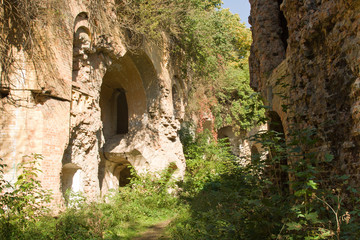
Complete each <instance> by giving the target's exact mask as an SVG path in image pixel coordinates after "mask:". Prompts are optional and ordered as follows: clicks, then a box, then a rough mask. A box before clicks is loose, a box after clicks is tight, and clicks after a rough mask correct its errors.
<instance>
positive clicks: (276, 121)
mask: <svg viewBox="0 0 360 240" xmlns="http://www.w3.org/2000/svg"><path fill="white" fill-rule="evenodd" d="M267 116H268V119H269V121H268V130H269V132H270V134H271V136H272V137H273V142H274V144H275V146H272V147H271V149H270V152H269V159H268V160H269V162H270V164H271V167H270V169H271V178H272V179H273V180H274V182H275V183H276V185H277V186H278V187H279V189H281V191H282V193H284V194H287V193H288V192H289V174H288V171H287V170H286V169H287V168H288V159H287V151H286V148H285V143H286V142H285V131H284V127H283V124H282V120H281V118H280V116H279V114H278V113H277V112H275V111H269V112H268V113H267Z"/></svg>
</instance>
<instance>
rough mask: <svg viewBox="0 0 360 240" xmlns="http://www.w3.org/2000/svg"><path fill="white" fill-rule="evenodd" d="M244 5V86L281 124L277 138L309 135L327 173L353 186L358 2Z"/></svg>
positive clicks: (359, 22) (253, 0) (355, 171)
mask: <svg viewBox="0 0 360 240" xmlns="http://www.w3.org/2000/svg"><path fill="white" fill-rule="evenodd" d="M250 3H251V7H252V10H251V24H252V32H253V39H254V42H253V46H252V52H251V57H250V64H251V80H252V86H253V87H254V88H255V89H257V90H258V91H261V92H262V94H263V96H264V97H265V99H266V102H267V104H269V105H270V106H272V110H273V111H275V112H276V113H277V114H278V115H279V116H280V117H281V121H282V124H283V125H284V129H285V131H287V129H288V128H289V126H290V124H293V123H295V124H297V126H298V127H301V128H305V127H315V128H317V133H318V136H319V138H320V141H319V142H318V144H317V146H316V148H317V150H318V151H319V152H325V151H329V152H331V153H332V154H333V155H334V156H335V159H336V164H335V165H336V166H333V167H334V169H335V168H337V169H338V170H341V171H342V172H343V173H348V174H350V175H351V176H352V177H353V180H354V181H358V180H359V177H360V176H359V168H358V165H359V153H360V151H359V149H360V148H359V144H360V141H359V127H360V125H359V111H358V109H359V94H358V92H359V81H360V74H359V73H360V69H359V62H360V47H359V46H360V35H359V33H360V2H359V1H356V0H349V1H345V0H339V1H325V0H322V1H321V0H304V1H285V0H284V1H281V0H280V1H265V0H250ZM280 63H281V64H280ZM279 91H280V92H281V93H282V95H283V96H285V97H286V98H281V97H280V96H279V94H277V93H279ZM283 104H286V105H288V106H289V107H290V109H289V110H288V111H287V112H283V111H282V110H281V109H282V108H281V105H283Z"/></svg>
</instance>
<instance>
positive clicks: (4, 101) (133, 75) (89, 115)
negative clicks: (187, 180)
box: [0, 0, 186, 203]
mask: <svg viewBox="0 0 360 240" xmlns="http://www.w3.org/2000/svg"><path fill="white" fill-rule="evenodd" d="M93 2H96V1H78V0H61V1H48V2H46V3H39V4H40V5H38V7H39V11H40V14H39V16H38V17H37V18H36V21H34V22H32V27H31V30H32V31H33V34H32V35H31V37H34V40H35V41H34V44H33V45H31V51H29V49H24V48H22V47H21V46H15V45H14V44H12V43H11V42H10V43H9V47H10V48H11V53H12V55H13V56H15V58H14V59H16V61H15V64H13V65H12V66H11V69H10V68H9V69H5V67H4V66H2V68H1V72H0V73H1V74H2V78H1V79H2V81H1V99H0V109H1V112H2V114H1V116H0V125H1V127H2V130H1V135H0V157H1V158H3V160H4V163H6V164H7V165H8V168H7V169H6V177H7V178H8V179H10V180H12V181H15V179H16V176H17V174H18V171H17V164H18V163H20V162H22V161H28V160H29V158H26V157H23V156H24V155H29V154H31V153H37V154H41V155H42V156H43V157H44V159H43V160H42V161H41V162H40V169H41V170H42V171H43V173H42V174H41V176H40V178H41V180H42V184H43V186H44V187H45V188H47V189H51V190H52V191H53V196H54V202H55V203H62V202H63V196H64V193H65V191H66V190H67V189H72V190H73V191H81V192H84V193H85V195H86V196H87V197H88V198H89V199H94V198H96V197H98V196H100V195H101V194H105V193H106V192H107V191H108V190H109V189H111V188H117V187H119V186H121V185H122V184H124V183H123V182H122V181H124V177H123V175H124V176H125V175H128V171H127V170H126V167H127V166H128V165H131V166H133V167H134V168H135V170H136V171H137V172H147V171H153V172H154V171H159V170H162V169H165V168H167V167H169V166H170V165H171V167H172V168H175V169H176V170H175V176H176V177H178V178H181V177H182V176H183V174H184V171H185V160H184V156H183V151H182V145H181V143H180V140H179V137H178V135H177V131H178V130H179V128H180V121H182V118H183V115H184V114H183V109H184V102H185V97H186V89H185V88H186V82H184V81H183V80H182V79H179V78H178V77H177V76H176V75H179V74H178V72H177V71H178V69H177V67H176V65H174V64H173V63H174V62H176V61H174V59H171V58H170V53H169V52H168V51H167V50H164V49H167V47H166V44H168V43H167V42H166V41H164V46H163V48H160V47H158V46H155V45H153V44H151V43H150V42H147V41H146V40H144V41H142V42H141V44H140V45H141V46H140V47H139V48H138V49H137V51H136V52H134V51H130V50H129V44H128V43H127V41H128V40H129V39H128V38H129V36H128V35H127V33H126V31H124V29H121V28H120V27H119V26H120V24H119V23H118V22H117V18H116V14H115V9H114V5H113V3H112V2H111V1H109V2H108V3H107V4H106V5H102V6H101V9H103V10H101V11H99V10H98V9H100V8H96V6H94V5H92V4H93ZM55 5H56V6H55ZM92 14H93V15H94V14H97V15H96V17H94V16H93V15H92ZM16 27H17V28H18V29H21V26H16ZM165 39H166V38H165ZM5 74H6V78H5V77H3V76H5ZM175 103H176V104H175ZM171 163H173V164H171ZM124 169H125V170H124Z"/></svg>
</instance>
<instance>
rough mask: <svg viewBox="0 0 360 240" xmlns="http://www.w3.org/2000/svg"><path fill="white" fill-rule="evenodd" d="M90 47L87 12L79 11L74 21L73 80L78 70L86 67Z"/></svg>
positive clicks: (75, 79)
mask: <svg viewBox="0 0 360 240" xmlns="http://www.w3.org/2000/svg"><path fill="white" fill-rule="evenodd" d="M90 48H91V33H90V30H89V20H88V14H87V13H85V12H82V13H79V14H78V15H77V16H76V18H75V21H74V36H73V68H72V70H73V78H72V80H73V81H77V80H78V79H77V77H78V72H79V71H80V70H81V69H82V68H83V67H88V62H87V60H88V53H89V50H90Z"/></svg>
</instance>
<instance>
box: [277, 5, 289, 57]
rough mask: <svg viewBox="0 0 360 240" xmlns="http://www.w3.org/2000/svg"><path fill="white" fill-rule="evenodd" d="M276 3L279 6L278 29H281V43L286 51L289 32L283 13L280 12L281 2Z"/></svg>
mask: <svg viewBox="0 0 360 240" xmlns="http://www.w3.org/2000/svg"><path fill="white" fill-rule="evenodd" d="M277 1H278V5H279V20H280V27H281V35H280V38H281V41H282V42H283V45H284V49H285V51H286V49H287V45H288V43H287V40H288V38H289V30H288V27H287V21H286V18H285V16H284V13H283V12H282V11H281V10H280V5H281V4H282V2H283V0H277Z"/></svg>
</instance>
